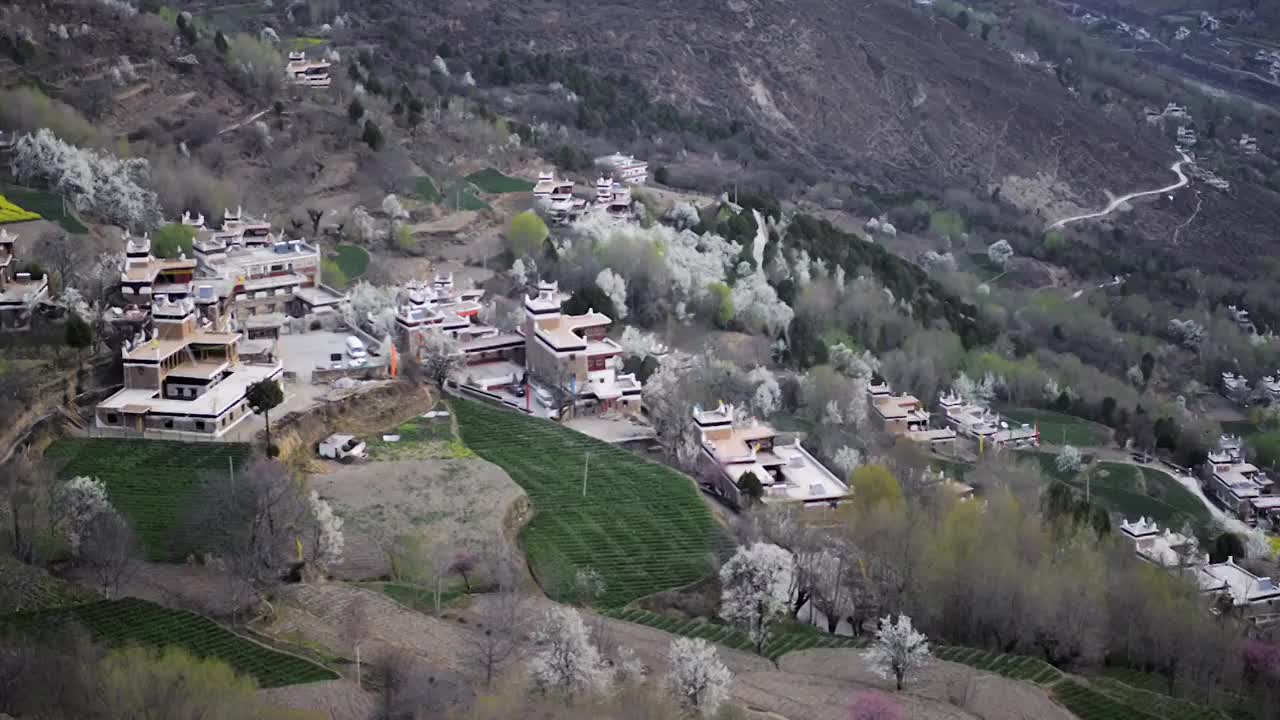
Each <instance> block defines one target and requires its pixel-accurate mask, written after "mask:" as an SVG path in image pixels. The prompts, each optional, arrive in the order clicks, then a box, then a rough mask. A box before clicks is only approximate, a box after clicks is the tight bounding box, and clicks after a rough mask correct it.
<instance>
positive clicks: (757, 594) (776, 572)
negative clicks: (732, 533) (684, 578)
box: [720, 542, 795, 655]
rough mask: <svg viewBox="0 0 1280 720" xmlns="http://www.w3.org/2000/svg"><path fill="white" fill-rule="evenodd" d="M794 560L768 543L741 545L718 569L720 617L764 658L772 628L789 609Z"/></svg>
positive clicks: (784, 551)
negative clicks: (737, 628)
mask: <svg viewBox="0 0 1280 720" xmlns="http://www.w3.org/2000/svg"><path fill="white" fill-rule="evenodd" d="M794 575H795V558H794V557H792V555H791V553H790V552H787V551H786V550H784V549H782V548H781V547H778V546H777V545H774V544H772V543H763V542H757V543H754V544H752V545H743V546H740V547H739V548H738V550H737V551H736V552H735V553H734V554H733V557H731V558H729V561H728V562H726V563H725V564H724V566H723V567H721V568H720V588H721V593H720V617H722V618H724V619H725V621H726V622H728V623H730V624H732V625H736V626H737V627H739V628H742V630H743V631H744V632H746V633H747V636H748V637H750V638H751V642H753V643H755V646H756V652H758V653H760V654H762V655H763V654H764V647H765V645H766V644H767V643H768V642H769V631H770V629H771V628H772V626H773V624H774V623H775V622H777V621H778V620H781V619H782V618H784V617H786V616H787V615H788V614H789V612H790V609H791V590H792V580H793V578H794Z"/></svg>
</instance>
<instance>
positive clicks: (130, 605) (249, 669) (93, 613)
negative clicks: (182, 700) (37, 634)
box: [0, 598, 338, 688]
mask: <svg viewBox="0 0 1280 720" xmlns="http://www.w3.org/2000/svg"><path fill="white" fill-rule="evenodd" d="M69 622H78V623H80V624H82V625H83V626H84V627H85V628H86V629H87V630H88V631H89V632H90V634H92V635H93V638H94V639H95V640H97V641H98V642H103V643H107V644H109V645H114V646H119V645H126V644H129V643H136V644H140V645H148V646H152V647H169V646H176V647H180V648H182V649H184V650H186V651H187V652H190V653H191V654H193V655H196V656H198V657H201V658H214V659H217V660H222V661H223V662H225V663H227V664H228V665H230V666H231V667H232V668H234V669H235V671H236V672H238V673H241V674H243V675H248V676H250V677H252V678H253V679H254V680H256V681H257V682H258V685H259V686H260V687H264V688H271V687H283V686H285V685H301V684H303V683H310V682H319V681H321V680H335V679H337V677H338V675H337V673H334V672H332V671H330V670H328V669H326V668H324V667H321V666H320V665H317V664H315V663H313V662H311V661H310V660H305V659H303V658H300V657H296V656H293V655H288V654H286V653H282V652H277V651H275V650H272V649H271V648H268V647H266V646H264V645H260V644H258V643H256V642H253V641H252V640H248V639H246V638H242V637H240V636H239V635H236V634H235V633H233V632H231V631H229V630H227V629H226V628H223V627H222V626H221V625H218V624H217V623H215V622H214V621H212V620H210V619H208V618H206V617H201V616H199V615H196V614H194V613H189V612H184V611H182V610H168V609H165V608H163V607H160V606H159V605H156V604H155V603H150V602H147V601H146V600H139V599H137V598H124V599H122V600H105V601H102V602H96V603H91V604H88V605H78V606H76V607H72V608H62V609H57V610H41V611H36V612H22V613H14V614H12V615H6V616H4V617H0V628H2V627H6V626H7V627H13V628H19V629H25V628H49V627H58V626H60V625H64V624H66V623H69Z"/></svg>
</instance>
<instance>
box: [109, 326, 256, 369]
mask: <svg viewBox="0 0 1280 720" xmlns="http://www.w3.org/2000/svg"><path fill="white" fill-rule="evenodd" d="M239 339H240V333H217V332H204V331H196V332H194V333H192V334H191V337H189V338H187V339H186V340H161V339H160V338H156V339H155V340H146V341H143V342H142V343H139V344H138V346H137V347H135V348H134V349H133V350H130V351H129V353H128V354H127V355H125V356H124V359H125V362H131V361H132V362H146V361H151V362H160V361H161V360H163V359H165V358H167V357H169V356H170V355H172V354H174V353H176V352H178V351H180V350H182V349H183V348H185V347H187V346H188V345H230V344H232V343H234V342H236V341H238V340H239Z"/></svg>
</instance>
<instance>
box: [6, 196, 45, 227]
mask: <svg viewBox="0 0 1280 720" xmlns="http://www.w3.org/2000/svg"><path fill="white" fill-rule="evenodd" d="M39 219H40V214H39V213H33V212H31V211H30V210H26V209H23V208H20V207H18V206H17V205H16V204H15V203H13V202H11V201H9V200H8V199H6V198H5V196H4V195H0V225H5V224H7V223H19V222H26V221H28V220H39Z"/></svg>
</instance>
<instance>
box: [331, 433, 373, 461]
mask: <svg viewBox="0 0 1280 720" xmlns="http://www.w3.org/2000/svg"><path fill="white" fill-rule="evenodd" d="M365 455H366V453H365V445H364V441H363V440H361V439H359V438H357V437H356V436H354V435H343V434H340V433H334V434H332V435H330V436H329V437H327V438H325V439H324V440H322V441H321V442H320V457H322V458H327V459H329V460H337V461H339V462H351V461H353V460H359V459H363V458H364V457H365Z"/></svg>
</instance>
